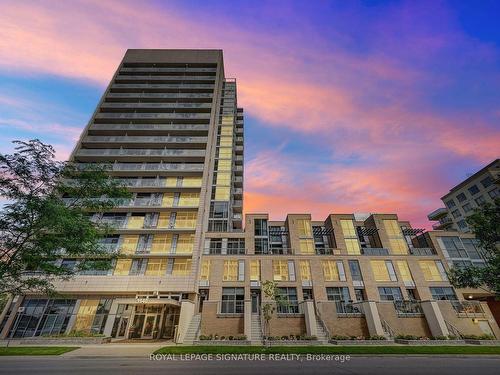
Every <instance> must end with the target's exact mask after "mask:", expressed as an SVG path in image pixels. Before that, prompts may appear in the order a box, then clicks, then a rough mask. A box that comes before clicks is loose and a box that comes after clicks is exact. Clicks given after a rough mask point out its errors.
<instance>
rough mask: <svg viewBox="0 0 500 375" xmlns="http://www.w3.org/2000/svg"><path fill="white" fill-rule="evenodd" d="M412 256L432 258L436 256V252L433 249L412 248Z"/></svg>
mask: <svg viewBox="0 0 500 375" xmlns="http://www.w3.org/2000/svg"><path fill="white" fill-rule="evenodd" d="M410 254H411V255H415V256H431V255H436V252H435V251H434V249H433V248H431V247H412V248H410Z"/></svg>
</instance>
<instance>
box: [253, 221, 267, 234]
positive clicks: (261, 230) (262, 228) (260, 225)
mask: <svg viewBox="0 0 500 375" xmlns="http://www.w3.org/2000/svg"><path fill="white" fill-rule="evenodd" d="M255 235H256V236H267V220H266V219H255Z"/></svg>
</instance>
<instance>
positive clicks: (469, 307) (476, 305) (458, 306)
mask: <svg viewBox="0 0 500 375" xmlns="http://www.w3.org/2000/svg"><path fill="white" fill-rule="evenodd" d="M450 303H451V305H452V306H453V308H454V309H455V311H456V312H457V315H459V316H467V317H469V316H472V317H474V316H484V315H485V312H484V310H483V306H482V305H481V303H480V302H479V301H450Z"/></svg>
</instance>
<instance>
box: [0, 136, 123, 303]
mask: <svg viewBox="0 0 500 375" xmlns="http://www.w3.org/2000/svg"><path fill="white" fill-rule="evenodd" d="M13 143H14V144H15V149H14V153H13V154H5V155H4V154H0V197H1V198H3V199H4V200H5V201H6V203H4V205H3V207H1V208H0V293H12V294H19V293H23V292H28V291H30V292H33V291H36V292H43V293H49V294H50V293H52V292H54V289H53V281H55V280H58V279H68V278H70V277H71V276H73V275H74V274H75V273H76V272H79V271H82V270H87V269H109V267H110V261H111V258H112V257H113V256H112V255H110V254H109V253H108V252H107V251H106V249H105V248H104V247H103V246H102V245H100V239H101V238H102V237H103V236H106V235H107V234H109V233H110V231H111V228H110V227H109V226H107V225H104V224H102V223H99V222H94V221H93V220H92V219H91V213H100V212H104V211H106V210H109V209H110V208H112V207H113V206H115V205H116V204H117V203H118V201H119V200H120V199H123V198H127V197H129V193H128V191H127V190H126V189H125V188H124V187H123V186H121V185H120V184H119V183H118V182H117V180H115V179H113V178H111V177H109V175H108V174H107V173H106V171H105V168H104V167H99V166H91V167H85V168H81V167H78V165H76V164H71V163H69V162H60V161H57V160H56V159H55V154H54V149H53V148H52V147H51V146H50V145H46V144H44V143H42V142H40V141H39V140H37V139H35V140H30V141H27V142H23V141H14V142H13ZM62 257H68V258H75V259H79V262H77V265H76V267H75V268H68V267H65V266H64V265H62V264H61V262H60V259H61V258H62Z"/></svg>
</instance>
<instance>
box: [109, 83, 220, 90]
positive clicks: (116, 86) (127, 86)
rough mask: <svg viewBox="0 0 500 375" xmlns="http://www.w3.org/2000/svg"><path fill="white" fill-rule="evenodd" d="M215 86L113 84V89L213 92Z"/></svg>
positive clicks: (209, 84) (208, 84)
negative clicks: (198, 90) (197, 90)
mask: <svg viewBox="0 0 500 375" xmlns="http://www.w3.org/2000/svg"><path fill="white" fill-rule="evenodd" d="M214 87H215V85H213V84H212V83H207V84H200V83H194V84H189V83H180V84H179V83H165V84H161V83H130V84H128V83H113V85H112V86H111V89H139V90H144V89H179V90H182V89H185V90H196V89H200V90H213V89H214Z"/></svg>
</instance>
